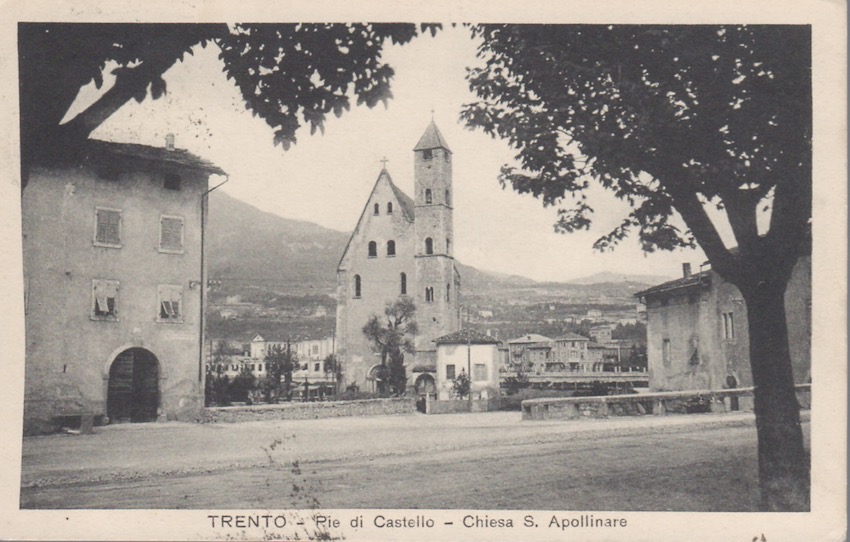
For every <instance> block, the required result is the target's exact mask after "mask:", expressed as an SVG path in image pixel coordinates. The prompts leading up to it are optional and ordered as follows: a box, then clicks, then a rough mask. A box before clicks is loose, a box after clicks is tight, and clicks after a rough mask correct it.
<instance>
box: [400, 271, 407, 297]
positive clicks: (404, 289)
mask: <svg viewBox="0 0 850 542" xmlns="http://www.w3.org/2000/svg"><path fill="white" fill-rule="evenodd" d="M399 282H401V295H407V273H405V272H404V271H402V272H401V274H400V275H399Z"/></svg>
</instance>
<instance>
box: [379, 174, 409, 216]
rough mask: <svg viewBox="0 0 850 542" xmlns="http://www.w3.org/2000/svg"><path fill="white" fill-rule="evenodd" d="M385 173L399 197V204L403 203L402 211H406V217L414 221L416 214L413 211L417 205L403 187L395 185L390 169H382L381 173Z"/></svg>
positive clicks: (396, 195)
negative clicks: (402, 189)
mask: <svg viewBox="0 0 850 542" xmlns="http://www.w3.org/2000/svg"><path fill="white" fill-rule="evenodd" d="M384 174H386V176H387V181H389V183H390V188H392V190H393V194H395V197H396V198H398V204H399V205H401V211H402V213H404V217H405V218H406V219H407V220H408V221H410V222H413V218H414V216H415V215H414V212H413V209H414V207H415V206H414V205H413V200H412V199H411V198H410V196H408V195H407V194H405V193H404V192H402V191H401V188H399V187H397V186H396V185H395V183H394V182H393V178H392V177H390V172H389V171H387V170H386V169H385V170H383V171H381V175H384Z"/></svg>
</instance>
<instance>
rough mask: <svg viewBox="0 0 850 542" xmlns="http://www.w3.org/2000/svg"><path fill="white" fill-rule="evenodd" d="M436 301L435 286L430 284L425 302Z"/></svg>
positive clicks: (426, 289) (426, 290)
mask: <svg viewBox="0 0 850 542" xmlns="http://www.w3.org/2000/svg"><path fill="white" fill-rule="evenodd" d="M433 301H434V288H432V287H431V286H428V287H427V288H425V302H426V303H432V302H433Z"/></svg>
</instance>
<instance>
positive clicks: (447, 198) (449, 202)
mask: <svg viewBox="0 0 850 542" xmlns="http://www.w3.org/2000/svg"><path fill="white" fill-rule="evenodd" d="M448 155H449V153H446V157H448ZM451 204H452V203H451V200H450V199H449V191H448V190H446V205H451Z"/></svg>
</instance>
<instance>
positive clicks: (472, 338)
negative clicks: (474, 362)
mask: <svg viewBox="0 0 850 542" xmlns="http://www.w3.org/2000/svg"><path fill="white" fill-rule="evenodd" d="M434 342H436V343H437V344H499V341H498V340H497V339H495V338H493V337H491V336H490V335H485V334H484V333H481V332H478V331H475V330H474V329H468V328H465V329H461V330H460V331H455V332H454V333H449V334H448V335H443V336H442V337H438V338H437V339H434Z"/></svg>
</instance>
